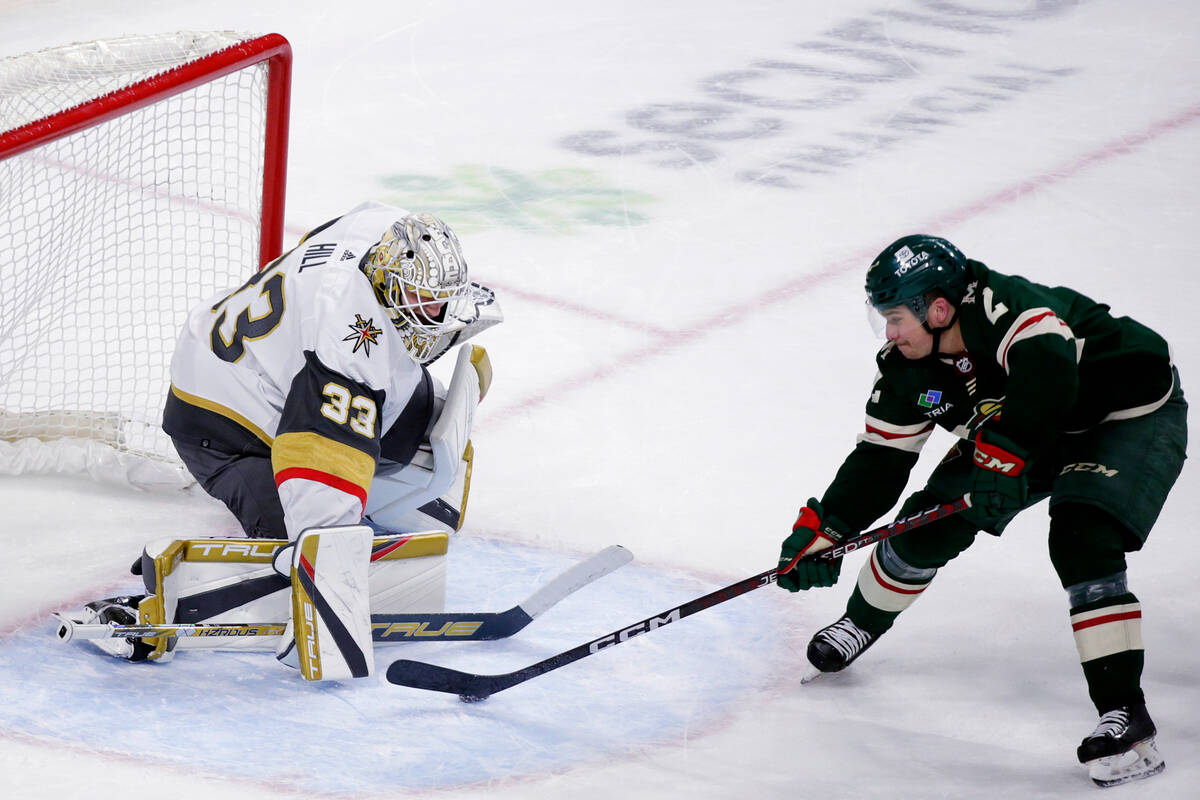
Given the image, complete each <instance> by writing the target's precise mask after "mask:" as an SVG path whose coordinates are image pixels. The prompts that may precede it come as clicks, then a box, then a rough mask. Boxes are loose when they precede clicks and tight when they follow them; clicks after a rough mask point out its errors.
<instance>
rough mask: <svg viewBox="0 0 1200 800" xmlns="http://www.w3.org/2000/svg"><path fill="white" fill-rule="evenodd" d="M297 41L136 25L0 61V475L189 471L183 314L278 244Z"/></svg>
mask: <svg viewBox="0 0 1200 800" xmlns="http://www.w3.org/2000/svg"><path fill="white" fill-rule="evenodd" d="M290 85H291V48H290V45H289V44H288V42H287V40H286V39H284V38H283V37H282V36H280V35H278V34H267V35H265V36H249V35H243V34H237V33H232V32H199V33H197V32H180V33H170V34H162V35H151V36H125V37H119V38H116V39H108V40H102V41H96V42H86V43H79V44H72V45H67V46H64V47H58V48H51V49H48V50H42V51H38V52H36V53H30V54H27V55H23V56H15V57H12V58H2V59H0V187H3V192H0V286H3V287H4V289H3V292H2V293H0V474H22V473H25V474H27V473H44V472H88V473H90V474H92V475H93V476H96V477H99V478H103V479H115V480H117V481H119V482H132V483H134V484H137V485H183V484H185V483H186V482H187V481H188V480H189V479H188V476H187V475H186V472H185V471H184V470H183V469H182V467H181V466H180V465H179V463H178V461H177V459H176V457H175V454H174V451H173V449H172V448H171V446H170V442H169V441H168V440H167V438H166V437H165V435H164V434H162V432H161V429H160V420H161V408H162V402H163V400H164V398H165V396H166V392H167V388H168V385H169V374H168V371H169V363H170V354H171V351H172V349H173V346H174V342H175V337H176V336H177V334H178V332H179V329H180V327H181V326H182V324H183V321H184V318H185V317H186V315H187V312H188V311H189V310H190V309H191V308H192V307H194V306H195V305H197V304H199V303H201V302H203V301H205V300H207V299H209V298H211V297H213V296H215V295H216V294H217V293H219V292H220V291H222V290H224V289H227V288H229V287H232V286H235V285H238V284H240V283H242V282H243V281H244V280H245V278H246V277H247V275H248V273H250V272H251V271H253V270H254V269H255V268H256V267H258V266H261V265H262V264H265V263H266V262H267V261H269V260H270V259H271V258H273V257H274V256H276V255H278V253H279V252H280V250H281V247H282V236H283V213H284V197H285V182H286V169H287V143H288V116H289V103H290Z"/></svg>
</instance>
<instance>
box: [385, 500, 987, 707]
mask: <svg viewBox="0 0 1200 800" xmlns="http://www.w3.org/2000/svg"><path fill="white" fill-rule="evenodd" d="M969 506H970V502H969V501H968V500H967V499H966V498H965V497H960V498H959V499H957V500H955V501H953V502H950V503H945V504H943V505H940V506H934V507H933V508H929V509H926V510H925V511H922V512H920V513H917V514H914V515H912V516H910V517H905V518H904V519H900V520H897V521H895V522H893V523H891V524H889V525H884V526H882V527H880V528H875V529H874V530H871V531H867V532H866V533H863V534H860V535H859V536H855V537H853V538H851V539H848V540H846V541H844V542H842V543H841V544H840V545H837V546H836V547H831V548H829V549H827V550H822V551H821V552H819V553H817V554H816V555H815V556H812V558H813V559H814V560H817V559H824V560H829V559H833V558H838V557H839V556H844V555H846V554H847V553H852V552H854V551H855V550H857V549H859V548H860V547H865V546H866V545H869V544H873V543H874V542H878V541H882V540H883V539H887V538H889V537H892V536H896V535H898V534H901V533H904V532H905V531H910V530H912V529H913V528H919V527H921V526H922V525H928V524H929V523H930V522H933V521H934V520H939V519H942V518H944V517H948V516H950V515H951V514H957V513H959V512H960V511H963V510H965V509H966V508H968V507H969ZM795 563H796V561H792V563H791V564H788V565H787V566H786V567H785V568H784V570H783V571H785V572H786V571H788V570H790V569H791V568H792V566H794V565H795ZM778 574H779V570H777V569H769V570H767V571H766V572H760V573H759V574H757V575H753V576H751V577H749V578H745V579H744V580H740V581H738V582H737V583H734V584H730V585H729V586H726V587H725V588H724V589H718V590H717V591H715V592H712V593H710V594H706V595H704V596H703V597H698V598H696V599H695V600H690V601H688V602H686V603H684V604H683V605H681V606H676V607H675V608H672V609H670V610H669V611H665V612H663V613H662V614H659V615H657V616H653V617H647V618H646V619H644V620H642V621H641V622H636V623H634V624H633V625H629V626H627V627H624V628H620V629H618V630H615V631H613V632H612V633H609V634H607V635H605V636H601V637H600V638H599V639H593V640H592V641H590V642H585V643H584V644H581V645H578V646H576V647H572V648H571V649H570V650H565V651H563V652H561V653H559V654H558V655H556V656H551V657H550V658H547V659H546V660H545V661H539V662H538V663H536V664H533V665H532V666H528V667H525V668H524V669H519V670H517V671H515V672H508V673H504V674H500V675H476V674H473V673H469V672H460V671H458V670H455V669H448V668H446V667H440V666H438V665H437V664H429V663H426V662H423V661H409V660H407V659H401V660H399V661H394V662H392V664H391V666H389V667H388V669H387V679H388V681H390V682H391V683H394V684H397V685H399V686H409V687H412V688H414V689H429V690H431V691H435V692H449V693H450V694H456V695H458V696H459V699H460V700H463V701H465V702H475V701H477V700H483V699H486V698H487V697H488V696H489V695H493V694H495V693H496V692H499V691H503V690H504V689H508V688H510V687H513V686H516V685H517V684H518V683H523V682H525V681H527V680H529V679H530V678H536V677H537V676H538V675H544V674H545V673H547V672H550V671H551V670H555V669H558V668H559V667H564V666H566V665H567V664H570V663H573V662H575V661H578V660H579V659H581V658H587V657H588V656H590V655H594V654H595V653H597V652H599V651H601V650H603V649H605V648H608V647H613V646H615V645H618V644H621V643H622V642H625V641H627V640H629V639H631V638H633V637H634V636H637V635H639V634H643V633H649V632H650V631H653V630H656V629H657V628H661V627H662V626H664V625H668V624H670V623H672V622H678V621H679V620H681V619H683V618H684V617H688V616H691V615H692V614H695V613H697V612H699V611H703V610H704V609H706V608H712V607H713V606H715V605H717V604H719V603H724V602H725V601H726V600H731V599H733V598H734V597H737V596H739V595H743V594H746V593H747V592H751V591H754V590H755V589H757V588H759V587H761V586H766V585H767V584H769V583H774V582H775V579H776V577H777V576H778Z"/></svg>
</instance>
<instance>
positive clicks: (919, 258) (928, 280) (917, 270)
mask: <svg viewBox="0 0 1200 800" xmlns="http://www.w3.org/2000/svg"><path fill="white" fill-rule="evenodd" d="M969 282H970V272H969V271H968V269H967V259H966V257H965V256H964V255H963V254H962V251H960V250H959V249H958V248H957V247H955V246H954V245H952V244H950V242H948V241H946V240H945V239H940V238H938V237H937V236H927V235H926V234H923V233H918V234H913V235H910V236H903V237H901V238H899V239H897V240H896V241H894V242H892V243H891V244H890V245H888V246H887V247H886V248H884V250H883V252H882V253H880V254H879V255H878V256H876V257H875V260H874V261H873V262H871V267H870V269H868V270H867V287H866V288H867V302H868V304H870V305H871V306H872V307H873V308H875V309H876V310H878V311H882V310H884V309H887V308H894V307H896V306H908V307H909V308H910V309H911V310H912V312H913V314H915V315H916V316H917V319H919V320H921V321H922V322H924V321H925V316H926V314H927V313H928V311H929V301H930V298H931V294H930V293H931V292H937V293H939V294H941V295H942V296H944V297H945V298H946V299H947V300H949V301H950V302H951V303H953V304H954V305H955V306H956V307H957V306H958V305H959V303H961V302H962V299H963V297H964V296H965V295H966V293H967V284H968V283H969Z"/></svg>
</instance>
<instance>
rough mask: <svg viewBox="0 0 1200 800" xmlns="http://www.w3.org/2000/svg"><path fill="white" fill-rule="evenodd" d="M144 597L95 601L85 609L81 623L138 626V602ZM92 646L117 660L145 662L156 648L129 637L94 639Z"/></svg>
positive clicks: (81, 616) (136, 596)
mask: <svg viewBox="0 0 1200 800" xmlns="http://www.w3.org/2000/svg"><path fill="white" fill-rule="evenodd" d="M142 597H144V595H135V596H132V597H109V598H107V599H105V600H93V601H92V602H90V603H88V604H87V605H85V606H84V607H83V613H82V614H81V615H80V618H79V620H78V621H79V622H81V623H83V624H85V625H95V624H101V625H107V624H109V623H110V622H111V623H116V624H117V625H136V624H137V623H138V612H137V606H138V601H139V600H141V599H142ZM92 644H94V645H96V646H97V647H99V648H100V649H101V650H103V651H104V652H106V653H108V654H109V655H111V656H116V657H117V658H124V659H128V660H129V661H145V660H146V656H148V655H150V653H152V652H154V648H153V647H152V646H151V645H149V644H146V643H145V642H144V641H142V640H141V639H137V638H133V637H129V638H125V639H93V640H92Z"/></svg>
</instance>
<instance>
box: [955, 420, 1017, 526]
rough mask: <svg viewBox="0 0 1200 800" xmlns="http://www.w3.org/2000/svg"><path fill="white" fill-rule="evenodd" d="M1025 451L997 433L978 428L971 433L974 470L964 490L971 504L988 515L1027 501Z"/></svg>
mask: <svg viewBox="0 0 1200 800" xmlns="http://www.w3.org/2000/svg"><path fill="white" fill-rule="evenodd" d="M1027 455H1028V451H1026V450H1025V449H1024V448H1022V447H1020V446H1018V445H1017V444H1016V443H1015V442H1013V441H1012V440H1010V439H1008V438H1007V437H1005V436H1001V435H1000V434H998V433H991V432H988V431H983V430H981V431H980V432H979V433H978V434H976V436H975V456H974V459H975V469H974V470H972V471H971V479H970V483H969V484H968V490H969V492H970V496H971V506H972V507H973V508H976V509H978V510H979V511H980V512H981V513H983V514H984V515H985V516H988V517H1001V516H1004V515H1005V514H1010V513H1012V512H1014V511H1020V510H1021V509H1022V508H1024V507H1025V504H1026V503H1027V502H1028V501H1029V479H1028V478H1027V477H1026V476H1025V458H1026V456H1027Z"/></svg>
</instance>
